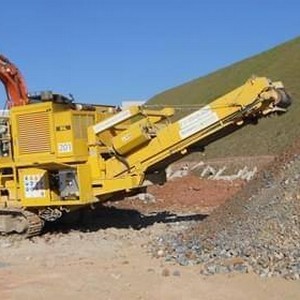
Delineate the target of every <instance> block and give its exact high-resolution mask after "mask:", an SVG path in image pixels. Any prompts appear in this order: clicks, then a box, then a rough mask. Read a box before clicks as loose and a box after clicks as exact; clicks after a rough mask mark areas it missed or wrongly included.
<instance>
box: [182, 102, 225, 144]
mask: <svg viewBox="0 0 300 300" xmlns="http://www.w3.org/2000/svg"><path fill="white" fill-rule="evenodd" d="M217 121H219V118H218V115H217V114H216V113H215V112H214V111H213V110H212V109H211V108H210V106H209V105H206V106H204V107H203V108H201V109H199V110H197V111H195V112H194V113H192V114H190V115H188V116H186V117H184V118H182V119H181V120H179V121H178V123H179V127H180V131H179V134H180V137H181V138H182V139H185V138H187V137H189V136H191V135H193V134H195V133H197V132H198V131H200V130H202V129H204V128H206V127H208V126H210V125H212V124H213V123H215V122H217Z"/></svg>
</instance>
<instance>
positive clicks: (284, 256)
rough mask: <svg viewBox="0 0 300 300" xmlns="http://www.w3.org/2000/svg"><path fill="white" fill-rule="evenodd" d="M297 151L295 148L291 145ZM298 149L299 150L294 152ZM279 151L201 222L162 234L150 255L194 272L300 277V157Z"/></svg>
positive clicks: (287, 277) (153, 245)
mask: <svg viewBox="0 0 300 300" xmlns="http://www.w3.org/2000/svg"><path fill="white" fill-rule="evenodd" d="M297 147H298V145H297ZM298 149H299V148H298ZM297 152H299V150H297V151H294V152H293V153H290V152H289V153H285V154H283V155H282V156H281V158H280V159H278V160H277V161H276V162H275V163H273V166H271V167H269V168H268V169H266V170H265V171H264V172H262V173H260V174H259V176H258V177H257V178H256V179H255V180H254V181H252V182H251V183H250V184H249V185H248V186H247V187H246V188H245V190H244V191H242V192H240V193H239V194H238V195H237V196H235V197H234V199H232V200H230V201H229V202H227V203H226V204H225V205H223V206H221V207H219V208H218V209H217V210H216V211H215V212H214V213H213V214H212V215H210V216H209V217H208V218H207V219H206V220H205V221H203V222H202V223H201V224H197V225H195V226H193V228H189V229H188V230H186V231H182V232H181V233H179V234H175V235H174V234H167V233H166V234H165V235H163V236H161V237H159V238H158V239H157V240H156V241H155V242H154V243H153V244H152V251H154V253H157V251H160V253H162V252H163V253H164V255H165V259H166V260H171V261H174V260H175V261H176V262H178V263H179V264H181V265H193V264H201V271H200V273H201V274H203V275H212V274H216V273H228V272H232V271H238V272H244V273H247V272H255V273H257V274H259V275H260V276H262V277H271V276H281V277H284V278H286V279H299V278H300V155H299V154H295V153H297Z"/></svg>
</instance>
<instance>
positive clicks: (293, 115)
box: [149, 37, 300, 158]
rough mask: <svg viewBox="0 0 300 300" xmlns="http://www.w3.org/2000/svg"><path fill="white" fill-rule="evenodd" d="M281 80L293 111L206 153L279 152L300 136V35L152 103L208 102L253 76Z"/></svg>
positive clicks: (246, 129)
mask: <svg viewBox="0 0 300 300" xmlns="http://www.w3.org/2000/svg"><path fill="white" fill-rule="evenodd" d="M254 74H255V75H258V76H266V77H269V78H270V79H272V80H273V81H276V80H281V81H283V82H284V84H285V86H286V88H287V90H288V91H289V93H290V94H291V95H292V97H293V105H292V106H291V107H290V109H289V112H288V113H287V114H285V115H282V116H273V117H271V118H268V119H263V120H260V122H259V124H258V125H251V126H247V127H244V128H243V129H241V130H238V131H236V132H235V133H233V134H231V135H229V136H227V137H225V138H223V139H221V140H218V141H216V142H214V143H212V144H211V145H208V146H207V148H206V156H207V157H209V158H213V157H224V156H245V155H266V154H277V153H278V152H280V151H281V150H282V149H283V148H285V147H286V146H288V145H289V144H291V143H292V141H293V140H295V138H297V137H298V136H300V37H297V38H295V39H293V40H291V41H289V42H287V43H284V44H282V45H279V46H277V47H275V48H273V49H271V50H268V51H265V52H263V53H261V54H259V55H256V56H254V57H251V58H248V59H246V60H243V61H241V62H238V63H235V64H233V65H231V66H229V67H227V68H224V69H221V70H219V71H216V72H214V73H212V74H209V75H207V76H205V77H201V78H198V79H195V80H193V81H191V82H188V83H186V84H183V85H181V86H178V87H175V88H173V89H170V90H167V91H165V92H163V93H161V94H159V95H156V96H155V97H153V98H152V99H150V100H149V103H150V104H169V105H172V104H173V105H174V104H175V105H176V104H184V105H189V104H204V103H209V102H211V101H212V100H213V99H215V98H216V97H218V96H220V95H222V94H224V93H226V92H228V91H230V90H231V89H233V88H235V87H237V86H239V85H240V84H242V83H243V82H244V81H245V80H246V79H248V78H249V77H251V76H252V75H254Z"/></svg>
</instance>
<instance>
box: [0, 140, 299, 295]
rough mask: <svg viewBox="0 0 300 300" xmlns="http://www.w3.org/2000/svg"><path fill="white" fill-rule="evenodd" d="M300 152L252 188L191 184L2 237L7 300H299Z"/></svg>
mask: <svg viewBox="0 0 300 300" xmlns="http://www.w3.org/2000/svg"><path fill="white" fill-rule="evenodd" d="M298 149H300V145H295V146H294V147H293V148H292V149H290V150H289V151H287V152H285V153H284V154H283V155H282V156H281V157H279V158H277V159H276V160H275V161H273V162H272V163H271V164H270V166H269V167H267V168H265V169H264V171H261V172H260V173H259V174H258V175H257V176H256V178H255V179H254V180H252V181H251V182H249V183H246V182H245V181H243V180H235V181H224V180H221V181H219V180H218V181H215V180H208V179H201V178H199V177H197V176H195V174H194V175H191V174H190V175H188V176H185V177H182V178H174V180H172V181H170V182H168V183H167V184H166V185H164V186H162V187H160V186H158V187H157V186H156V187H151V188H149V189H148V192H149V193H150V194H151V195H152V196H153V197H152V198H151V197H150V198H142V199H135V198H129V199H127V200H125V201H123V202H114V203H108V204H107V205H106V206H104V207H102V208H101V209H96V210H92V211H89V212H86V213H84V214H83V215H81V217H80V218H79V219H76V218H75V219H73V220H69V222H67V223H66V222H64V223H57V224H55V225H48V226H47V227H46V229H45V232H44V233H43V235H42V236H39V237H34V238H32V239H29V240H23V239H20V238H18V237H15V236H10V237H5V236H2V237H0V299H1V300H6V299H30V300H31V299H46V300H47V299H54V298H58V299H60V298H63V299H172V300H173V299H199V297H200V295H201V299H225V300H226V299H230V300H232V299H239V300H243V299H272V300H273V299H297V298H298V297H299V295H300V286H299V281H296V280H286V279H298V278H299V275H300V261H299V257H300V252H299V249H300V242H299V241H300V240H299V232H300V225H299V216H300V202H299V201H300V191H299V188H298V187H299V181H300V175H299V174H300V172H299V171H300V155H299V152H300V151H299V150H298ZM241 273H242V274H241ZM210 275H214V276H210ZM261 277H264V278H261ZM269 277H270V278H269Z"/></svg>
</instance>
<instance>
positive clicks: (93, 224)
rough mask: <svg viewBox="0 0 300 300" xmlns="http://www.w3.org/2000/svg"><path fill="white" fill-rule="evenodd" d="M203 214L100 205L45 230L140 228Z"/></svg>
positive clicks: (192, 218)
mask: <svg viewBox="0 0 300 300" xmlns="http://www.w3.org/2000/svg"><path fill="white" fill-rule="evenodd" d="M206 217H207V215H203V214H190V215H179V214H174V213H170V212H168V211H163V212H156V213H152V214H149V215H144V214H142V213H140V212H139V211H137V210H134V209H118V208H115V207H105V206H102V207H99V208H97V209H95V210H85V211H76V212H72V213H69V214H67V215H66V216H65V217H63V218H62V219H61V220H58V221H56V222H52V223H50V222H49V223H47V224H46V226H45V229H44V232H49V233H58V232H60V233H67V232H69V231H70V230H80V231H82V232H87V231H97V230H99V229H107V228H123V229H126V228H132V229H135V230H139V229H142V228H146V227H148V226H151V225H153V224H155V223H175V222H184V221H202V220H204V219H205V218H206Z"/></svg>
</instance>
